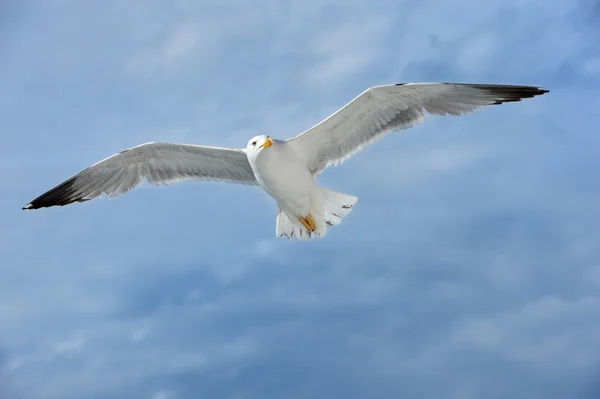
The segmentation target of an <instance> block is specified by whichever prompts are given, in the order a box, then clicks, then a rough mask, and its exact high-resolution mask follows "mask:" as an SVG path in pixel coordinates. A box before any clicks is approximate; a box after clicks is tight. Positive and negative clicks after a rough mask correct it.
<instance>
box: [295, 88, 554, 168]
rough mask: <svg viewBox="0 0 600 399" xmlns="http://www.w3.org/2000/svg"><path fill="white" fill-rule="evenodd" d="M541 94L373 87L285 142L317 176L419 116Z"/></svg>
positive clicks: (454, 112)
mask: <svg viewBox="0 0 600 399" xmlns="http://www.w3.org/2000/svg"><path fill="white" fill-rule="evenodd" d="M547 91H548V90H544V89H541V88H538V87H532V86H513V85H493V84H464V83H407V84H394V85H383V86H375V87H371V88H369V89H367V90H365V91H364V92H363V93H362V94H360V95H359V96H358V97H356V98H355V99H353V100H352V101H350V102H349V103H348V104H346V105H345V106H344V107H342V108H341V109H339V110H338V111H336V112H335V113H334V114H332V115H331V116H329V117H328V118H326V119H325V120H323V121H322V122H320V123H319V124H317V125H315V126H313V127H312V128H310V129H308V130H307V131H305V132H303V133H301V134H299V135H298V136H296V137H294V138H292V139H289V140H288V141H287V143H289V144H290V146H291V147H292V148H293V149H294V150H295V151H296V152H297V154H298V155H299V156H301V157H303V159H305V160H306V165H307V167H308V169H309V170H310V171H311V173H313V174H314V175H318V174H320V173H321V172H322V171H323V169H325V168H326V167H328V166H330V165H337V164H340V163H342V162H343V161H345V160H346V159H347V158H349V157H350V156H352V155H354V154H355V153H357V152H359V151H360V150H362V149H363V148H365V147H367V146H369V145H371V144H372V143H373V142H375V141H376V140H377V139H380V138H382V137H384V136H385V135H386V134H389V133H391V132H393V131H397V130H400V129H407V128H410V127H412V126H415V125H416V124H419V123H421V122H422V121H423V120H424V119H425V112H428V113H430V114H436V115H448V114H450V115H461V114H463V113H467V112H472V111H475V110H476V109H477V108H480V107H483V106H487V105H493V104H494V105H495V104H501V103H504V102H509V101H520V100H521V99H522V98H528V97H534V96H537V95H540V94H543V93H546V92H547Z"/></svg>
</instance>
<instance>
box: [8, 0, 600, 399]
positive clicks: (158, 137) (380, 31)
mask: <svg viewBox="0 0 600 399" xmlns="http://www.w3.org/2000/svg"><path fill="white" fill-rule="evenodd" d="M3 7H4V9H3V12H2V15H3V17H2V18H3V20H2V24H1V25H2V27H3V29H4V31H3V32H2V33H3V34H2V35H0V37H2V39H1V40H0V50H1V51H2V54H3V56H2V59H3V62H1V63H0V87H2V90H0V144H1V145H0V173H2V176H3V179H4V182H3V183H4V184H3V185H2V187H1V188H0V220H1V221H2V223H1V224H0V238H1V240H0V251H1V254H2V256H1V259H2V265H1V267H0V398H1V399H15V398H29V399H54V398H60V399H88V398H89V399H93V398H107V397H108V398H111V399H134V398H140V399H142V398H144V399H182V398H195V399H196V398H211V399H214V398H231V399H233V398H244V399H246V398H290V399H291V398H308V397H318V398H324V397H345V398H366V397H377V398H394V399H395V398H398V397H408V398H416V397H419V398H421V397H437V398H450V399H453V398H457V399H469V398H482V397H485V398H507V397H513V398H545V399H551V398H566V397H569V398H573V399H579V398H581V399H584V398H585V399H587V398H590V399H591V398H597V397H598V396H599V395H600V383H599V382H598V381H600V319H599V318H598V315H599V314H600V247H599V246H598V243H599V242H600V228H599V227H598V226H599V225H600V201H599V200H598V199H599V197H600V180H599V178H598V173H597V170H598V167H599V166H600V165H599V161H598V148H600V147H599V146H600V135H599V134H598V115H599V114H600V50H599V49H598V45H597V44H598V40H599V39H600V28H599V27H600V23H599V21H598V18H599V16H600V13H599V11H598V8H597V7H594V3H593V2H591V1H577V0H573V1H561V2H558V1H557V2H549V1H546V0H502V1H487V2H482V1H478V0H457V1H456V2H453V3H452V6H450V5H449V3H447V2H442V1H427V0H423V1H411V0H405V1H389V0H388V1H386V0H369V1H363V0H343V1H342V0H325V1H317V0H306V1H301V0H277V1H275V0H256V1H254V2H246V1H242V0H223V1H197V2H189V1H171V2H166V1H164V2H146V1H139V0H138V1H129V2H121V1H116V0H112V1H108V0H107V1H105V2H100V1H96V2H91V1H90V2H82V1H69V0H48V1H41V0H38V1H29V2H20V3H19V2H9V3H6V4H4V5H3ZM407 81H458V82H476V83H508V84H530V85H540V86H543V87H545V88H548V89H550V90H551V91H550V93H548V94H546V95H544V96H542V97H539V98H535V99H532V100H527V101H524V102H521V103H516V104H505V105H503V106H500V107H494V108H489V109H485V110H481V111H479V112H478V113H476V114H471V115H468V116H461V117H459V118H455V117H434V118H429V119H428V120H427V122H426V123H424V124H423V125H421V126H419V127H416V128H414V129H411V130H407V131H403V132H401V133H397V134H394V135H392V136H389V137H387V138H386V139H385V140H383V141H382V142H379V143H377V144H376V145H375V146H373V147H371V148H369V149H368V150H365V151H363V152H362V153H360V154H358V155H357V156H355V157H353V158H351V159H350V160H348V161H347V162H346V163H344V164H343V165H342V166H341V167H338V168H332V169H328V170H327V171H326V172H325V173H324V174H323V175H322V176H321V177H320V179H319V181H320V182H321V184H323V185H325V186H327V187H329V188H331V189H334V190H337V191H342V192H346V193H349V194H353V195H356V196H358V197H359V198H360V200H359V202H358V204H357V206H356V207H355V209H354V211H353V212H352V213H351V214H350V216H348V217H347V218H346V219H345V220H344V222H343V223H342V225H340V226H339V227H335V228H333V229H332V230H331V231H330V232H329V234H328V236H327V237H326V238H325V239H322V240H317V241H311V242H309V243H307V242H297V241H293V242H290V241H287V240H283V239H276V238H275V237H274V231H275V205H274V204H273V201H271V199H270V198H269V197H267V195H266V194H264V193H262V192H261V191H260V190H258V189H256V188H253V187H245V186H233V185H227V184H219V183H202V184H193V183H184V184H180V185H177V186H170V187H159V188H156V187H151V186H143V187H141V188H138V189H136V190H134V191H132V192H130V193H128V194H127V195H125V196H122V197H118V198H117V199H113V200H108V199H106V198H102V199H98V200H94V201H91V202H87V203H84V204H75V205H72V206H69V207H64V208H51V209H43V210H40V211H33V212H24V211H21V207H22V206H23V205H25V204H26V203H27V202H29V201H30V200H31V199H33V198H34V197H36V196H37V195H38V194H41V193H42V192H43V191H45V190H46V189H48V188H50V187H52V186H54V185H55V184H57V183H60V182H61V181H62V180H64V179H65V178H67V177H70V176H71V175H73V174H75V173H77V172H79V171H80V170H81V169H83V168H84V167H86V166H88V165H90V164H91V163H93V162H96V161H98V160H100V159H102V158H104V157H106V156H108V155H111V154H113V153H115V152H117V151H120V150H122V149H125V148H127V147H130V146H133V145H136V144H140V143H143V142H147V141H153V140H155V141H176V142H189V143H198V144H208V145H223V146H234V147H239V146H244V145H245V144H246V142H247V140H248V139H249V138H250V137H252V136H254V135H255V134H261V133H268V134H271V135H273V136H275V137H281V138H284V137H288V136H292V135H295V134H297V133H298V132H300V131H302V130H304V129H306V128H308V127H310V126H312V125H313V124H315V123H317V122H318V121H320V120H321V119H322V118H324V117H326V116H328V115H329V114H330V113H331V112H333V111H335V110H336V109H338V108H339V107H341V106H342V105H344V104H345V103H346V102H347V101H349V100H350V99H352V98H353V97H354V96H356V95H357V94H359V93H360V92H362V91H363V90H364V89H366V88H367V87H369V86H373V85H377V84H384V83H396V82H407Z"/></svg>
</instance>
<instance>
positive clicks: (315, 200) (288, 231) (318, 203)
mask: <svg viewBox="0 0 600 399" xmlns="http://www.w3.org/2000/svg"><path fill="white" fill-rule="evenodd" d="M267 140H269V141H268V142H269V143H271V144H269V146H268V147H261V145H264V144H265V142H267ZM253 142H256V143H257V144H254V145H252V143H253ZM259 144H260V145H259ZM246 152H247V154H248V162H249V163H250V166H251V167H252V171H253V172H254V175H255V177H256V180H257V181H258V184H259V185H260V187H262V189H263V190H265V191H266V192H267V193H268V194H269V195H270V196H271V197H273V198H274V199H275V201H276V202H277V206H278V207H279V212H278V215H277V223H276V227H275V230H276V231H275V234H276V235H277V236H278V237H288V238H293V237H294V238H311V237H313V236H319V237H320V236H324V235H325V234H326V233H327V228H328V227H329V226H334V225H337V224H339V223H340V222H341V219H342V218H343V217H344V216H345V215H347V214H348V213H349V212H350V210H351V209H352V207H353V206H354V204H355V203H356V201H357V200H358V198H356V197H354V196H351V195H346V194H341V193H336V192H333V191H330V190H327V189H324V188H322V187H319V186H318V185H317V184H316V183H315V181H314V176H313V174H312V173H310V171H309V170H308V168H307V165H306V160H305V159H303V157H302V154H298V153H297V152H296V151H295V150H294V149H293V148H292V147H291V146H290V145H288V144H287V143H286V142H285V141H279V140H272V139H270V138H268V137H267V136H257V137H255V138H253V139H252V140H250V142H249V143H248V147H247V149H246ZM276 165H285V167H277V166H276ZM340 201H341V202H340ZM308 215H312V217H313V219H314V221H315V225H316V229H315V230H314V231H313V232H311V231H309V230H307V229H306V228H305V226H304V225H303V224H302V223H301V222H300V220H299V217H302V218H305V217H307V216H308Z"/></svg>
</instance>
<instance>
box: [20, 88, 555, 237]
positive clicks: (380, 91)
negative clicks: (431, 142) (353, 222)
mask: <svg viewBox="0 0 600 399" xmlns="http://www.w3.org/2000/svg"><path fill="white" fill-rule="evenodd" d="M547 92H548V90H544V89H543V88H539V87H533V86H517V85H499V84H468V83H441V82H434V83H429V82H424V83H398V84H388V85H381V86H374V87H371V88H369V89H367V90H365V91H364V92H362V93H361V94H360V95H358V96H357V97H355V98H354V99H353V100H352V101H350V102H349V103H347V104H346V105H345V106H343V107H342V108H340V109H339V110H338V111H336V112H335V113H333V114H332V115H330V116H329V117H327V118H326V119H324V120H323V121H321V122H319V123H318V124H317V125H315V126H313V127H311V128H310V129H308V130H306V131H304V132H302V133H301V134H299V135H297V136H295V137H293V138H289V139H286V140H280V139H275V138H272V137H271V136H268V135H258V136H255V137H253V138H252V139H250V140H249V141H248V144H247V145H246V148H224V147H208V146H200V145H191V144H176V143H164V142H149V143H145V144H141V145H138V146H135V147H132V148H129V149H126V150H124V151H121V152H120V153H118V154H114V155H112V156H110V157H108V158H106V159H104V160H102V161H99V162H97V163H95V164H93V165H91V166H90V167H88V168H86V169H84V170H83V171H81V172H80V173H78V174H76V175H75V176H73V177H71V178H70V179H68V180H66V181H64V182H63V183H61V184H59V185H57V186H56V187H54V188H52V189H50V190H49V191H47V192H46V193H44V194H42V195H40V196H39V197H37V198H36V199H34V200H33V201H31V202H30V203H29V204H27V205H25V206H24V207H23V209H38V208H44V207H51V206H64V205H68V204H71V203H74V202H84V201H89V200H91V199H93V198H96V197H98V196H100V195H102V194H107V195H108V196H110V197H112V196H115V195H119V194H124V193H126V192H128V191H129V190H131V189H132V188H134V187H136V186H138V185H139V184H140V183H141V182H142V181H143V180H146V181H148V182H150V183H151V184H155V185H163V184H172V183H176V182H179V181H183V180H197V181H220V182H228V183H236V184H245V185H252V186H259V187H260V188H262V189H263V190H264V191H266V192H267V193H268V194H269V195H270V196H271V197H272V198H273V199H274V200H275V201H276V202H277V206H278V213H277V217H276V222H275V234H276V236H277V237H287V238H314V237H323V236H325V235H326V233H327V230H328V228H329V227H331V226H335V225H338V224H340V223H341V222H342V219H343V218H344V217H345V216H346V215H348V214H349V213H350V211H351V210H352V208H353V206H354V205H355V204H356V202H357V201H358V198H357V197H355V196H353V195H348V194H344V193H340V192H337V191H332V190H330V189H327V188H324V187H321V186H319V185H318V184H317V183H316V182H315V177H316V176H318V175H319V174H321V172H322V171H323V170H324V169H325V168H327V167H328V166H332V165H338V164H340V163H342V162H344V161H345V160H346V159H348V158H349V157H351V156H352V155H354V154H356V153H357V152H359V151H361V150H362V149H364V148H365V147H367V146H369V145H371V144H373V143H374V142H375V141H376V140H378V139H381V138H382V137H384V136H385V135H387V134H389V133H391V132H394V131H398V130H402V129H407V128H410V127H413V126H415V125H417V124H419V123H421V122H423V121H424V119H425V115H426V113H429V114H432V115H461V114H464V113H469V112H473V111H475V110H476V109H478V108H481V107H484V106H488V105H497V104H502V103H505V102H514V101H520V100H521V99H523V98H531V97H534V96H538V95H541V94H544V93H547Z"/></svg>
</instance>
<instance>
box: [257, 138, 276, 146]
mask: <svg viewBox="0 0 600 399" xmlns="http://www.w3.org/2000/svg"><path fill="white" fill-rule="evenodd" d="M272 145H273V140H271V138H270V137H267V138H266V140H265V142H264V143H262V145H261V146H260V148H267V147H270V146H272Z"/></svg>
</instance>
